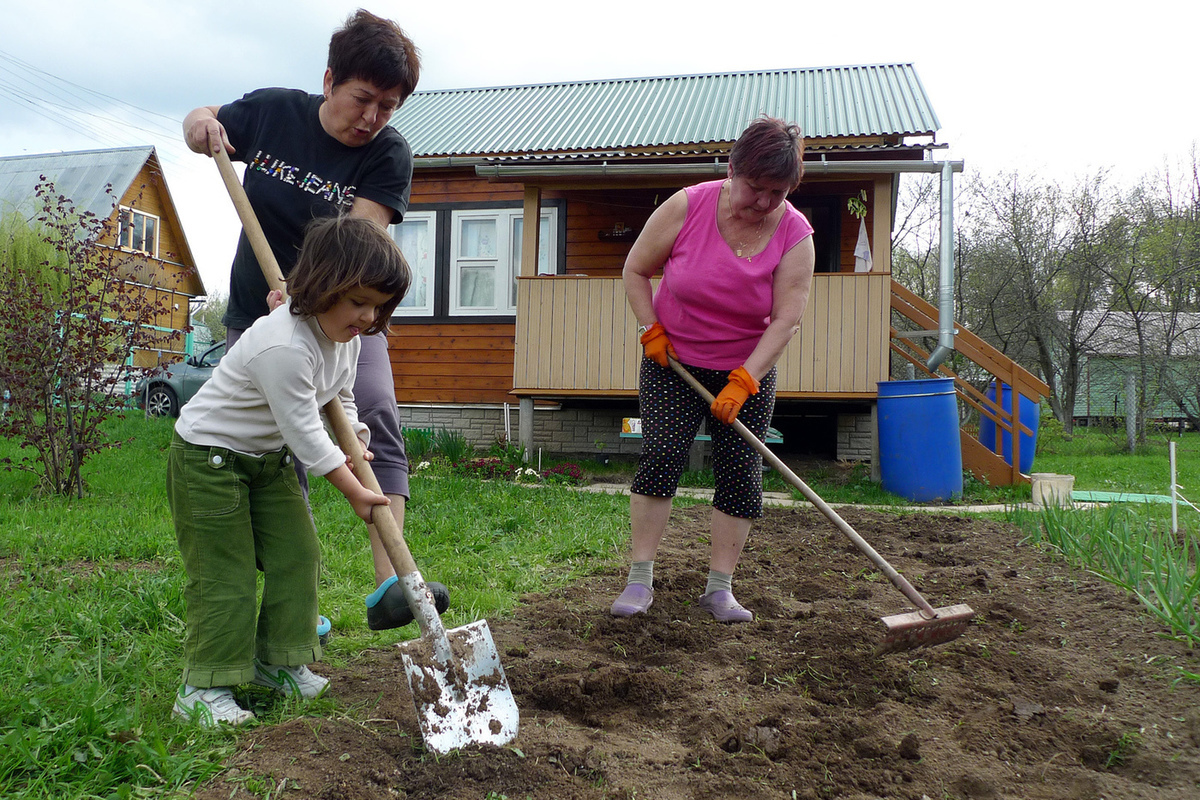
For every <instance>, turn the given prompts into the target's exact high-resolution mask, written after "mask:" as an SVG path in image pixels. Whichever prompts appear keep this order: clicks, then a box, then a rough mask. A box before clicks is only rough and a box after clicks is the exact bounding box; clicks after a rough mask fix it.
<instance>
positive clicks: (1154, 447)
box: [1033, 419, 1200, 505]
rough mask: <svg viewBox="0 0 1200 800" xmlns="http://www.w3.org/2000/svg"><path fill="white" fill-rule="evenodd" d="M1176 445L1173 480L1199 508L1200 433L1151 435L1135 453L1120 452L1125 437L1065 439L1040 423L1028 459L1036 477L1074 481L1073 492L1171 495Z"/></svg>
mask: <svg viewBox="0 0 1200 800" xmlns="http://www.w3.org/2000/svg"><path fill="white" fill-rule="evenodd" d="M1172 441H1173V442H1175V467H1176V473H1177V477H1176V480H1177V482H1178V483H1179V485H1180V486H1182V487H1183V488H1182V489H1181V493H1182V494H1183V496H1184V497H1189V490H1190V492H1191V495H1192V496H1191V497H1189V499H1190V500H1192V502H1194V503H1196V504H1197V505H1200V433H1197V432H1190V433H1185V434H1184V435H1182V436H1179V435H1178V434H1170V435H1168V434H1166V433H1162V432H1151V433H1150V434H1149V435H1148V436H1147V442H1146V445H1145V446H1144V447H1142V448H1139V450H1138V451H1137V452H1136V453H1129V452H1127V451H1126V448H1125V431H1124V430H1112V429H1103V428H1076V429H1075V431H1074V434H1073V436H1072V437H1071V438H1070V439H1067V438H1065V437H1064V436H1063V435H1062V428H1061V426H1059V425H1057V424H1056V423H1050V424H1047V421H1046V420H1045V419H1043V421H1042V430H1041V431H1040V432H1039V434H1038V442H1037V451H1036V454H1035V455H1034V459H1033V470H1034V471H1035V472H1056V473H1059V474H1063V475H1074V476H1075V488H1076V489H1079V490H1091V491H1103V492H1129V493H1134V494H1164V495H1165V494H1170V489H1171V468H1170V457H1169V452H1170V442H1172Z"/></svg>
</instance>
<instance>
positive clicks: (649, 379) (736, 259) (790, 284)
mask: <svg viewBox="0 0 1200 800" xmlns="http://www.w3.org/2000/svg"><path fill="white" fill-rule="evenodd" d="M803 156H804V139H803V137H802V136H801V133H800V129H799V127H797V126H796V125H793V124H789V123H786V122H783V121H782V120H777V119H772V118H770V117H763V118H761V119H758V120H756V121H755V122H754V123H752V124H751V125H750V126H749V127H748V128H747V129H746V130H745V131H744V132H743V133H742V135H741V136H740V137H738V140H737V142H735V143H734V146H733V149H732V151H731V152H730V155H729V170H728V178H726V179H725V180H723V181H710V182H707V183H701V184H698V185H696V186H690V187H687V188H686V189H683V190H681V191H678V192H676V193H675V194H674V195H672V196H671V197H670V198H669V199H668V200H667V201H666V202H665V203H663V204H662V205H661V206H660V207H659V208H658V209H656V210H655V211H654V213H653V214H651V215H650V219H649V220H647V222H646V226H645V228H644V229H643V231H642V233H641V234H640V235H639V236H638V239H637V241H636V242H635V243H634V245H633V248H632V249H631V250H630V252H629V257H628V258H627V259H626V261H625V269H624V271H623V273H622V279H623V282H624V284H625V292H626V294H627V296H628V299H629V305H630V307H631V308H632V310H633V313H634V314H635V315H636V316H637V319H638V323H639V326H640V327H639V331H640V332H641V342H642V346H643V348H644V357H643V359H642V364H641V372H640V375H639V390H638V403H639V405H640V412H641V418H642V457H641V461H640V462H639V465H638V471H637V474H636V475H635V476H634V481H633V485H632V487H631V497H630V521H631V527H632V532H633V547H632V559H631V560H632V563H631V565H630V570H629V576H628V578H627V582H626V586H625V590H624V591H623V592H622V593H621V595H620V597H618V598H617V600H616V601H615V602H614V603H613V605H612V609H611V612H612V614H613V615H614V616H618V617H628V616H633V615H634V614H640V613H645V612H646V611H648V610H649V608H650V606H651V605H652V604H653V602H654V559H655V555H656V554H657V552H658V545H659V542H660V541H661V540H662V537H663V534H664V532H665V531H666V525H667V519H668V517H669V516H670V514H671V498H672V497H674V495H675V490H676V487H677V486H678V482H679V477H680V475H682V474H683V469H684V466H685V463H686V460H687V454H688V450H689V449H690V447H691V443H692V439H693V438H694V437H695V435H696V432H697V430H699V427H700V423H701V421H702V420H704V419H705V418H707V419H708V421H709V432H710V433H711V435H712V446H713V473H714V476H715V479H716V492H715V494H714V496H713V512H712V551H711V554H710V558H709V572H708V582H707V585H706V586H705V590H704V594H703V595H702V596H701V597H700V599H699V602H698V606H699V607H700V608H701V609H703V610H704V611H705V612H707V613H709V614H711V615H712V616H713V617H714V618H715V619H717V620H719V621H721V622H748V621H750V620H752V619H753V618H754V615H753V613H752V612H750V611H748V610H747V609H745V608H743V607H742V605H741V604H740V603H738V601H737V600H736V599H735V598H734V596H733V591H732V579H733V572H734V569H735V568H736V567H737V562H738V559H739V558H740V556H741V553H742V548H743V547H744V546H745V543H746V538H747V536H748V535H749V533H750V524H751V521H752V520H754V519H757V518H759V517H761V516H762V457H761V456H760V455H759V454H758V453H757V451H755V450H754V449H753V448H752V447H751V446H750V445H749V444H747V443H746V442H745V441H744V440H743V439H742V438H741V437H740V436H739V435H738V434H737V432H736V431H734V430H733V428H732V427H730V426H731V425H732V423H733V421H734V420H735V419H739V420H741V421H742V423H743V424H745V425H746V427H747V428H749V429H750V430H751V431H753V432H754V433H755V435H757V436H758V437H759V438H760V439H761V438H763V436H764V435H765V433H766V429H767V426H768V425H769V423H770V421H771V414H772V412H773V411H774V406H775V362H776V361H778V360H779V357H780V355H782V354H783V351H784V349H785V348H786V347H787V345H788V342H790V341H791V339H792V337H793V336H794V335H795V334H796V331H797V330H799V327H800V319H801V317H802V316H803V315H804V309H805V306H806V305H807V304H808V294H809V287H810V285H811V283H812V274H813V264H814V261H815V257H814V253H813V244H812V226H811V225H810V224H809V223H808V220H807V219H805V218H804V215H803V214H801V213H800V212H799V211H797V210H796V209H795V208H794V207H793V206H792V205H791V203H789V202H787V196H788V195H789V194H790V193H791V192H793V191H795V189H796V187H797V186H799V185H800V179H801V177H802V176H803V174H804V164H803ZM660 270H661V271H662V280H661V282H660V283H659V286H658V291H657V292H652V290H651V284H650V279H651V278H652V277H653V276H654V275H656V274H657V273H658V272H659V271H660ZM668 359H675V360H678V361H679V362H680V363H681V364H683V365H684V366H685V367H686V368H687V369H688V371H690V372H691V373H692V374H693V375H694V376H695V377H696V378H697V379H698V380H699V381H700V382H701V383H702V384H704V385H705V386H706V387H707V388H708V389H709V391H710V392H712V393H713V394H714V395H716V402H714V403H713V404H712V405H711V406H709V405H708V404H707V403H705V402H704V401H703V400H702V399H701V398H700V396H699V395H698V394H697V393H696V392H694V391H693V390H692V389H691V387H689V386H688V385H687V384H686V383H685V382H684V381H683V380H682V379H681V378H680V377H679V376H678V375H676V374H675V372H674V370H672V369H671V366H670V363H669V360H668Z"/></svg>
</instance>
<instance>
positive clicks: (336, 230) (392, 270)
mask: <svg viewBox="0 0 1200 800" xmlns="http://www.w3.org/2000/svg"><path fill="white" fill-rule="evenodd" d="M410 283H412V270H411V269H409V267H408V262H407V261H405V260H404V254H403V253H401V252H400V248H399V246H397V244H396V242H395V240H393V239H392V237H391V236H388V234H387V231H385V230H384V229H383V228H381V227H380V226H379V224H378V223H376V222H374V221H372V220H369V219H366V218H365V217H350V216H346V215H345V214H340V215H338V216H335V217H326V218H324V219H318V220H316V221H315V222H313V223H311V224H310V225H309V226H308V230H307V231H306V232H305V234H304V244H303V246H301V248H300V257H299V258H298V260H297V261H296V266H294V267H293V268H292V271H291V274H289V275H288V278H287V288H288V294H289V295H290V296H291V299H292V305H291V311H292V313H293V314H295V315H297V316H301V317H312V316H315V315H317V314H321V313H323V312H325V311H328V310H329V309H331V308H333V307H334V305H336V304H337V302H338V301H339V300H341V299H342V296H343V295H345V294H346V292H349V291H350V290H352V289H355V288H357V287H359V286H366V287H367V288H369V289H374V290H376V291H378V292H381V293H383V294H387V295H391V300H389V301H388V302H387V303H384V304H383V305H382V306H380V308H379V312H380V313H379V318H378V319H376V320H375V322H374V324H373V325H371V327H369V328H367V329H366V330H365V331H363V333H367V334H375V333H382V332H386V331H387V327H388V321H389V320H390V319H391V317H392V312H393V311H395V310H396V306H398V305H399V304H400V301H401V300H402V299H403V298H404V295H405V293H406V292H408V286H409V284H410Z"/></svg>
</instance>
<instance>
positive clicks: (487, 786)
mask: <svg viewBox="0 0 1200 800" xmlns="http://www.w3.org/2000/svg"><path fill="white" fill-rule="evenodd" d="M842 513H843V516H844V517H845V518H846V520H847V521H848V522H849V523H850V524H851V525H852V526H853V527H854V528H855V529H856V530H857V531H858V532H859V533H860V534H862V536H863V537H864V538H866V540H867V541H868V542H870V543H871V544H872V545H873V546H874V547H875V549H876V550H878V551H879V552H880V554H882V555H883V556H884V558H886V559H888V560H889V561H890V562H891V563H892V564H893V565H894V566H895V567H896V568H897V569H899V570H900V571H901V573H903V574H904V575H905V576H906V577H908V578H909V580H911V581H912V582H913V583H914V584H915V585H916V587H917V588H918V589H919V590H920V591H921V592H922V593H923V594H924V595H925V596H926V597H927V598H928V599H929V601H930V602H931V603H932V604H933V605H935V606H947V605H952V604H956V603H967V604H969V605H970V606H971V607H972V608H973V609H974V610H975V612H976V615H977V616H976V618H975V620H974V621H973V622H972V624H971V625H970V626H969V627H968V628H967V630H966V633H965V634H964V635H963V636H962V637H961V638H959V639H957V640H955V641H953V642H950V643H948V644H942V645H940V646H937V647H934V648H928V649H922V650H916V651H910V652H902V653H892V654H888V655H883V656H876V655H875V647H876V645H877V644H878V643H879V641H880V640H881V638H882V633H883V624H882V623H881V622H880V617H882V616H885V615H889V614H895V613H898V612H901V611H907V610H910V607H911V606H910V604H909V602H908V601H907V600H906V599H905V598H904V597H903V595H901V594H900V593H899V592H898V591H897V590H896V589H895V588H894V587H892V585H891V584H890V583H889V582H888V581H887V580H886V579H885V578H882V577H881V576H880V575H879V574H878V572H877V571H875V570H874V569H873V568H872V566H871V564H870V562H868V561H867V560H866V558H865V557H864V556H862V555H861V554H860V553H859V552H858V551H857V550H855V549H854V548H853V547H852V546H851V545H850V544H849V542H847V541H846V539H845V538H844V537H843V536H842V534H841V533H839V532H838V531H837V530H836V529H835V528H834V527H833V526H832V525H831V524H830V523H829V522H828V521H826V520H825V519H824V517H822V516H820V515H819V514H818V513H817V512H815V511H812V510H811V509H799V508H788V509H778V508H773V509H768V510H767V515H766V517H765V518H764V519H763V520H762V521H761V522H759V523H758V524H756V525H755V527H754V529H753V530H752V532H751V536H750V541H749V543H748V545H747V548H746V551H745V555H744V556H743V559H742V562H741V564H740V566H739V569H738V573H737V576H736V578H735V584H734V588H735V591H736V593H737V596H738V599H739V600H740V601H741V602H742V603H743V604H744V605H745V606H747V607H748V608H751V609H753V610H754V611H755V612H756V614H757V619H756V620H755V621H754V622H753V623H750V624H744V625H723V624H719V623H716V622H714V621H713V620H712V619H711V618H710V617H708V616H707V615H706V614H705V613H704V612H702V611H700V610H699V609H697V608H696V606H695V600H696V599H697V598H698V597H699V595H700V594H701V592H702V591H703V587H704V580H705V575H706V572H707V561H708V544H707V529H708V509H707V507H705V506H696V507H692V508H687V509H681V510H680V509H677V510H676V511H675V512H674V513H673V515H672V519H671V525H670V527H669V529H668V532H667V537H666V540H665V541H664V544H663V547H662V549H661V550H660V553H659V560H658V562H657V564H656V570H655V577H656V586H655V592H656V593H655V602H654V606H653V608H651V610H650V612H649V613H648V614H647V615H645V616H639V617H637V618H633V619H614V618H613V617H611V616H609V614H608V607H609V605H610V604H611V602H612V600H613V598H614V597H615V596H616V595H617V594H618V593H619V591H620V589H621V588H622V586H623V584H624V575H623V572H622V573H621V574H612V575H606V576H603V577H598V578H594V579H590V580H586V581H580V582H577V583H574V584H572V585H570V586H568V587H566V588H563V589H560V590H557V591H554V592H551V593H549V594H545V595H536V596H528V597H525V598H524V599H523V604H522V605H521V606H520V607H519V608H518V609H517V610H516V612H515V613H514V614H513V615H512V616H511V617H508V618H503V619H491V620H489V624H490V626H491V630H492V635H493V638H494V639H495V641H496V644H497V646H498V648H499V650H500V656H501V661H502V663H503V665H504V668H505V671H506V672H507V675H508V680H509V682H510V684H511V686H512V690H513V693H514V695H515V697H516V700H517V703H518V705H519V707H520V710H521V723H520V724H521V728H520V733H519V735H518V737H517V739H516V741H515V742H513V743H512V745H510V746H507V747H502V748H494V747H485V748H478V747H472V748H469V749H467V750H465V751H460V752H457V753H453V754H451V755H449V756H439V757H435V756H434V755H432V754H430V753H426V752H424V750H423V749H422V747H421V742H420V734H419V728H418V724H417V717H416V713H415V710H414V706H413V701H412V697H411V695H410V694H409V691H408V688H407V685H408V684H407V680H406V678H405V674H404V667H403V664H402V663H401V659H400V655H399V652H398V649H397V648H387V649H381V650H378V651H372V652H367V653H365V654H363V656H362V658H361V659H360V660H358V661H356V662H355V663H354V664H352V665H351V666H350V667H349V668H347V669H334V668H332V667H328V666H325V667H323V668H322V669H320V670H319V671H321V672H322V673H323V674H325V675H327V676H328V677H329V678H330V679H331V680H332V682H333V683H332V687H331V692H332V694H333V697H334V698H335V699H336V700H337V701H338V702H339V703H340V704H342V705H343V706H344V707H345V708H346V709H347V713H346V714H345V715H342V716H337V717H336V718H328V717H322V718H317V717H301V718H297V719H293V720H291V721H288V722H286V723H283V724H279V725H274V726H265V727H261V728H257V729H254V730H251V731H249V732H247V733H246V734H244V735H242V737H241V739H240V740H239V750H238V752H237V754H236V755H235V756H234V757H233V758H232V760H231V762H230V766H231V767H233V769H232V770H230V771H229V772H227V773H226V774H224V775H223V776H221V777H220V778H218V779H217V780H216V781H214V782H213V783H211V784H209V785H206V786H203V787H200V788H199V789H198V790H197V792H196V794H195V797H197V798H201V799H202V800H218V798H219V800H236V798H248V797H251V796H255V797H258V796H261V794H254V795H252V794H250V793H248V791H247V787H249V786H251V784H254V785H255V786H260V787H261V786H262V785H264V784H267V785H270V786H272V787H274V789H273V791H272V793H271V794H270V796H271V797H272V798H274V799H275V800H278V798H330V799H331V800H332V799H333V798H338V799H339V800H374V798H447V800H503V799H504V798H508V800H522V798H537V799H539V800H541V799H545V800H567V799H569V798H579V800H599V799H600V798H621V800H633V798H638V800H642V799H643V798H646V799H651V800H683V799H684V798H688V799H691V798H793V797H794V798H912V799H913V800H922V799H923V798H932V799H933V800H944V799H946V798H962V799H964V800H966V799H967V798H972V799H974V798H979V799H987V798H1022V799H1023V800H1037V799H1039V798H1046V800H1050V799H1051V798H1054V800H1060V799H1061V798H1073V799H1074V800H1092V799H1096V800H1098V799H1099V798H1110V799H1113V800H1116V799H1118V798H1131V799H1132V798H1139V799H1141V798H1179V800H1184V799H1185V798H1186V799H1187V800H1195V798H1197V797H1200V686H1198V685H1197V684H1196V683H1195V682H1189V681H1186V680H1185V681H1179V680H1178V678H1179V677H1180V670H1181V669H1183V670H1186V671H1187V672H1190V673H1192V674H1197V673H1200V657H1198V654H1197V653H1195V652H1194V651H1189V650H1188V649H1187V648H1185V647H1184V646H1183V645H1181V644H1179V643H1176V642H1173V641H1170V640H1167V639H1165V638H1163V637H1162V635H1161V634H1162V631H1161V630H1160V629H1159V628H1157V627H1156V626H1155V624H1154V623H1153V622H1152V621H1151V620H1150V619H1149V618H1148V617H1147V616H1145V615H1144V614H1143V613H1142V612H1141V611H1140V607H1139V606H1138V604H1137V603H1136V602H1135V601H1133V600H1131V599H1130V598H1129V597H1128V596H1126V595H1125V594H1124V593H1123V592H1122V591H1120V590H1118V589H1116V588H1114V587H1112V586H1110V585H1108V584H1106V583H1104V582H1103V581H1101V580H1099V579H1098V578H1096V577H1094V576H1092V575H1090V574H1087V573H1084V572H1081V571H1079V570H1077V569H1073V568H1071V567H1068V566H1066V565H1064V564H1063V563H1062V562H1060V561H1058V560H1056V559H1055V558H1053V557H1052V556H1051V555H1050V554H1048V553H1046V552H1043V551H1041V550H1039V549H1036V548H1033V547H1031V546H1026V545H1022V544H1020V538H1021V536H1020V533H1019V532H1018V531H1017V530H1015V529H1013V528H1011V527H1008V526H1005V525H1001V524H997V523H993V522H988V521H980V520H977V519H968V518H963V517H955V516H947V515H941V514H924V513H918V514H907V515H900V516H897V515H892V514H882V513H876V512H872V511H861V510H853V509H847V510H844V511H843V512H842ZM250 778H253V779H254V780H249V779H250Z"/></svg>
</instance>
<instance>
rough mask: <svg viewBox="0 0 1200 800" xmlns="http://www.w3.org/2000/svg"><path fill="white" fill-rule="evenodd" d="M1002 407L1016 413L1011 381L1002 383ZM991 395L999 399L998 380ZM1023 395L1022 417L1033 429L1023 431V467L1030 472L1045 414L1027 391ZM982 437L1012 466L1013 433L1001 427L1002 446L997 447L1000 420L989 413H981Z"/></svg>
mask: <svg viewBox="0 0 1200 800" xmlns="http://www.w3.org/2000/svg"><path fill="white" fill-rule="evenodd" d="M1000 387H1001V389H1000V407H1001V408H1003V409H1004V410H1005V411H1007V412H1008V413H1010V414H1011V413H1012V387H1011V386H1009V385H1008V384H1007V383H1001V384H1000ZM987 396H988V399H989V400H991V401H992V402H996V382H995V381H992V384H991V385H990V386H989V387H988V390H987ZM1019 396H1020V398H1021V399H1020V403H1019V404H1018V405H1019V407H1020V420H1021V424H1023V425H1024V426H1025V427H1026V428H1029V430H1031V431H1033V433H1022V434H1021V439H1020V441H1021V464H1020V467H1019V469H1020V470H1021V472H1023V473H1025V474H1026V475H1028V474H1030V472H1031V471H1032V470H1033V455H1034V453H1035V452H1036V451H1037V432H1038V420H1039V419H1040V418H1041V416H1042V409H1041V407H1040V406H1039V405H1038V404H1037V403H1035V402H1033V400H1031V399H1029V398H1028V397H1026V396H1025V395H1023V394H1022V395H1019ZM979 441H980V442H981V443H982V444H983V446H984V447H986V448H987V449H988V450H991V451H992V452H993V453H997V454H999V455H1000V456H1002V457H1003V458H1004V463H1005V464H1008V465H1009V466H1012V434H1011V433H1009V432H1008V431H1006V430H1004V429H1003V428H1000V450H997V449H996V423H995V421H993V420H991V419H989V418H988V417H986V416H983V415H980V417H979Z"/></svg>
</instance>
